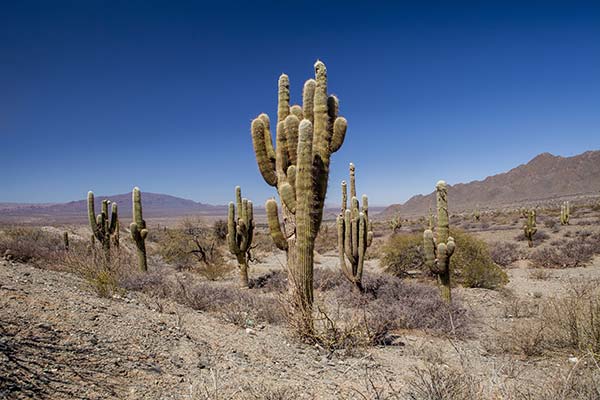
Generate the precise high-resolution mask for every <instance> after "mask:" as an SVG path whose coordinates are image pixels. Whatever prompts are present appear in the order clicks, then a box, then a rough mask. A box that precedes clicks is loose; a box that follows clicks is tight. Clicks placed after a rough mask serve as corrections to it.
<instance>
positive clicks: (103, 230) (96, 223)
mask: <svg viewBox="0 0 600 400" xmlns="http://www.w3.org/2000/svg"><path fill="white" fill-rule="evenodd" d="M87 203H88V219H89V222H90V227H91V228H92V242H93V239H94V238H95V239H96V240H98V241H99V242H100V243H101V244H102V248H103V249H104V252H105V253H106V256H107V257H108V256H110V241H111V237H112V236H113V235H114V234H115V232H116V229H117V227H118V225H119V216H118V209H117V203H112V205H111V202H110V201H109V200H102V208H101V212H100V214H98V215H95V211H94V193H93V192H91V191H90V192H88V199H87ZM109 205H111V213H110V218H109V216H108V206H109Z"/></svg>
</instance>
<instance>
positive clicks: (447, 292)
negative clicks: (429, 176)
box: [436, 182, 452, 302]
mask: <svg viewBox="0 0 600 400" xmlns="http://www.w3.org/2000/svg"><path fill="white" fill-rule="evenodd" d="M436 202H437V217H438V226H437V242H438V243H446V242H448V237H449V236H450V219H449V217H448V189H447V188H446V184H445V183H444V182H438V184H437V185H436ZM438 247H439V246H438ZM440 257H444V258H446V260H447V261H446V262H445V264H446V266H445V268H442V269H441V270H440V273H439V274H438V276H439V278H440V283H441V290H442V298H444V299H445V300H446V301H448V302H449V301H450V300H451V298H452V295H451V281H450V279H451V278H450V275H451V271H450V263H449V262H448V261H449V256H448V255H447V251H446V252H440V251H439V248H438V258H440Z"/></svg>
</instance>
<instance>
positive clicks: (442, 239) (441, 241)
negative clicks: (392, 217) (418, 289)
mask: <svg viewBox="0 0 600 400" xmlns="http://www.w3.org/2000/svg"><path fill="white" fill-rule="evenodd" d="M435 190H436V200H437V229H436V234H437V238H434V237H433V231H432V230H431V229H427V230H425V232H423V250H424V252H425V264H426V265H427V266H428V267H429V269H430V270H431V272H433V273H434V274H436V275H437V276H438V280H439V283H440V287H441V292H442V298H443V299H444V300H446V301H447V302H450V301H452V294H451V275H452V268H451V266H450V258H451V257H452V254H453V253H454V249H455V247H456V245H455V244H454V239H453V238H452V236H449V235H450V226H449V219H448V189H447V187H446V182H444V181H439V182H438V183H437V185H436V186H435Z"/></svg>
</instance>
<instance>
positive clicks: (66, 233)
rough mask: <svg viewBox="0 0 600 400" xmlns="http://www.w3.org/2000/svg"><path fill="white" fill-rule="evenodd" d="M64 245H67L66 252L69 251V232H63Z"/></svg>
mask: <svg viewBox="0 0 600 400" xmlns="http://www.w3.org/2000/svg"><path fill="white" fill-rule="evenodd" d="M63 243H64V245H65V251H69V232H67V231H65V232H63Z"/></svg>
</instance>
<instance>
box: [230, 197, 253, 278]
mask: <svg viewBox="0 0 600 400" xmlns="http://www.w3.org/2000/svg"><path fill="white" fill-rule="evenodd" d="M235 200H236V203H237V218H236V215H235V213H236V205H235V204H234V203H233V202H230V203H229V214H228V218H227V243H228V244H229V251H230V252H231V254H233V255H235V257H236V258H237V261H238V267H239V269H240V286H241V287H244V288H247V287H248V261H250V248H251V246H252V235H253V232H254V211H253V207H252V202H251V201H250V200H247V199H242V190H241V189H240V187H239V186H236V188H235Z"/></svg>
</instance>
